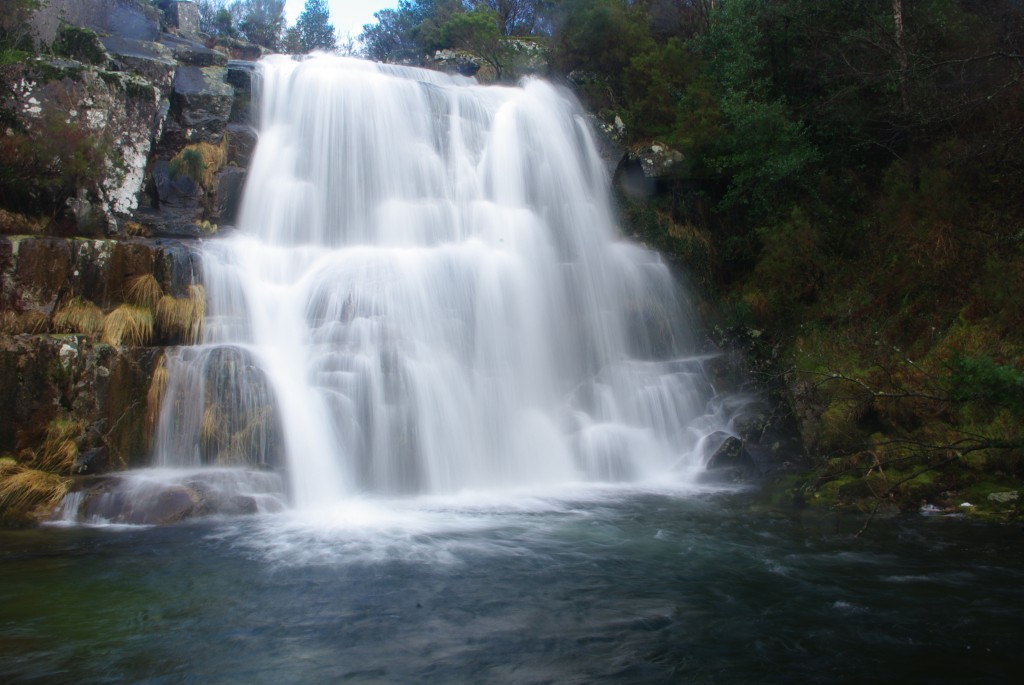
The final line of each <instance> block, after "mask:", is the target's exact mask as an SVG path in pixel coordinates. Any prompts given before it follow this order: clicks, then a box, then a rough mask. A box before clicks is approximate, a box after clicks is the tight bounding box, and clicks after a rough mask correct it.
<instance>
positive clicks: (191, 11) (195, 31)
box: [165, 1, 199, 36]
mask: <svg viewBox="0 0 1024 685" xmlns="http://www.w3.org/2000/svg"><path fill="white" fill-rule="evenodd" d="M165 14H166V16H167V22H168V23H169V24H170V25H171V26H173V27H174V28H176V29H178V34H179V35H183V36H197V35H199V8H198V7H197V6H196V4H195V3H194V2H191V1H189V2H171V3H169V4H168V7H167V10H166V11H165Z"/></svg>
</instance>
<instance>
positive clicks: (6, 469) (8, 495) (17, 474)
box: [0, 463, 70, 518]
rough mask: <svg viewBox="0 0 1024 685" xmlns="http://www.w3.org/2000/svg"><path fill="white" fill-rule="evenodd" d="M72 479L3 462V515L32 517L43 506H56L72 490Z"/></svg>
mask: <svg viewBox="0 0 1024 685" xmlns="http://www.w3.org/2000/svg"><path fill="white" fill-rule="evenodd" d="M69 483H70V480H69V479H68V478H65V477H63V476H58V475H57V474H54V473H47V472H46V471H40V470H38V469H30V468H26V467H25V466H21V465H20V464H13V465H11V464H9V463H3V464H0V517H4V518H9V517H12V514H13V517H19V516H20V517H28V516H30V515H31V513H32V512H34V511H35V510H38V509H40V508H42V507H44V506H45V507H55V506H57V505H58V504H59V503H60V501H61V500H62V499H63V498H64V495H66V494H67V492H68V485H69Z"/></svg>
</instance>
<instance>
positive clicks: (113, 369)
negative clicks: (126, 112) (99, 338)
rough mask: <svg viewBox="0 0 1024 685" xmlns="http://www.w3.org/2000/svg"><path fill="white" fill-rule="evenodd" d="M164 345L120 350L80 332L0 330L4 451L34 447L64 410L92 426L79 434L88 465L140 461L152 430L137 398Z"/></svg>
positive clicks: (93, 467) (0, 432)
mask: <svg viewBox="0 0 1024 685" xmlns="http://www.w3.org/2000/svg"><path fill="white" fill-rule="evenodd" d="M158 353H159V351H158V350H156V349H153V348H133V349H129V350H125V351H123V352H121V353H117V352H116V351H115V350H114V349H113V348H111V347H110V346H108V345H99V344H91V343H89V342H88V341H87V340H85V339H84V338H82V337H80V336H74V335H62V336H45V335H35V336H28V335H20V336H13V337H6V338H0V374H2V375H0V452H9V453H18V452H20V451H21V450H24V449H32V448H34V447H35V446H36V445H38V444H39V443H40V442H41V441H42V438H43V435H44V434H45V432H46V427H47V424H49V422H50V421H51V420H53V419H54V418H56V417H57V416H58V414H61V415H63V416H68V417H71V418H73V419H75V420H78V421H80V422H81V423H82V425H85V426H88V427H89V429H88V430H87V432H86V434H85V435H83V436H81V438H80V440H79V443H80V444H79V450H80V459H81V460H83V461H82V466H83V470H103V469H107V468H124V467H126V466H131V465H141V464H142V463H144V461H145V458H146V456H147V452H148V447H149V434H148V427H147V426H146V417H145V414H146V407H145V402H140V401H139V398H145V396H146V390H147V388H148V387H149V379H150V377H151V376H152V372H153V369H154V367H155V365H156V359H157V356H158ZM98 448H105V449H106V453H102V452H92V450H96V449H98Z"/></svg>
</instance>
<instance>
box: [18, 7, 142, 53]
mask: <svg viewBox="0 0 1024 685" xmlns="http://www.w3.org/2000/svg"><path fill="white" fill-rule="evenodd" d="M160 18H161V17H160V11H159V10H157V9H156V8H155V7H153V6H152V5H150V4H149V3H147V2H143V0H49V1H48V2H46V3H43V7H42V8H41V9H40V10H39V11H38V12H36V14H35V15H34V16H33V18H32V25H33V28H34V29H35V33H36V35H37V36H38V37H39V38H40V39H41V40H42V41H43V42H45V43H52V42H53V40H54V38H55V37H56V35H57V31H58V30H59V28H60V25H61V24H62V23H65V24H70V25H72V26H86V27H88V28H91V29H93V30H95V31H98V32H100V33H104V34H109V35H117V36H123V37H125V38H133V39H135V40H146V41H155V40H156V39H157V37H159V35H160Z"/></svg>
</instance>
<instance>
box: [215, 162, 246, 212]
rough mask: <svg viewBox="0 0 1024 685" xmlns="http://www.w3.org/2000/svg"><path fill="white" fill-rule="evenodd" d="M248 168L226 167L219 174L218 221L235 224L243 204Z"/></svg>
mask: <svg viewBox="0 0 1024 685" xmlns="http://www.w3.org/2000/svg"><path fill="white" fill-rule="evenodd" d="M245 178H246V170H245V169H241V168H239V167H232V166H229V167H225V168H223V169H221V170H220V172H219V173H218V174H217V216H216V219H217V222H218V223H221V224H228V225H232V226H233V225H234V224H235V223H236V222H237V221H238V211H239V209H240V207H241V205H242V190H243V189H244V188H245Z"/></svg>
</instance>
